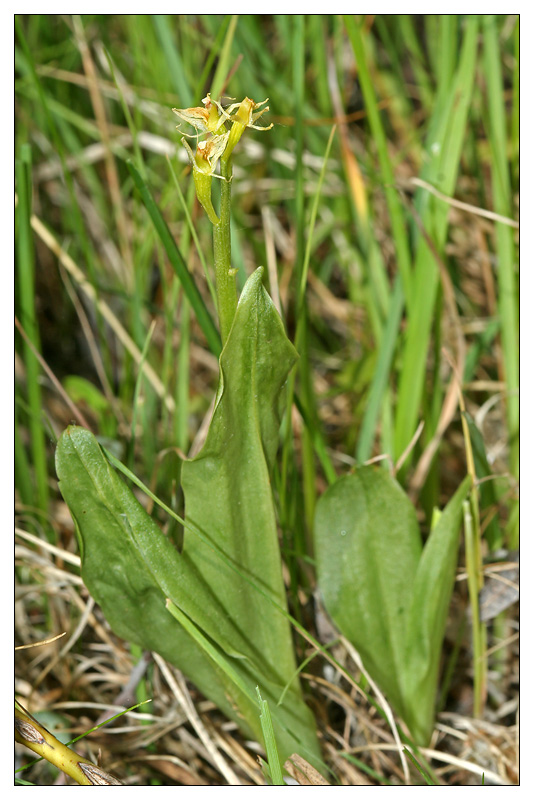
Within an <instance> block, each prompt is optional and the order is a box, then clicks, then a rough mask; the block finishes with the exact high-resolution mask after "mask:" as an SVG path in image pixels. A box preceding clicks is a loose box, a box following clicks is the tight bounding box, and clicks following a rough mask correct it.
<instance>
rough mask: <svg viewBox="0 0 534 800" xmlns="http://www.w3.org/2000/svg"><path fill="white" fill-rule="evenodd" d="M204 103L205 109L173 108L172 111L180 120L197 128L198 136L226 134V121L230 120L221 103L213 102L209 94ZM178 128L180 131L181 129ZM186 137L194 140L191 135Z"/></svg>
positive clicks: (199, 107) (198, 107)
mask: <svg viewBox="0 0 534 800" xmlns="http://www.w3.org/2000/svg"><path fill="white" fill-rule="evenodd" d="M202 102H203V103H204V108H202V107H201V106H197V107H196V108H173V109H172V110H173V111H174V113H175V114H177V116H179V117H180V119H183V121H184V122H187V123H189V125H192V126H193V127H194V128H196V130H197V131H198V133H197V136H198V135H201V134H203V133H213V134H222V133H224V131H225V130H226V128H225V127H224V123H225V120H226V119H229V117H228V114H227V113H226V111H224V109H223V108H222V106H221V105H219V103H217V102H216V101H212V99H211V97H210V96H209V94H207V95H206V97H205V98H204V99H203V100H202ZM221 117H223V119H221ZM177 127H178V130H180V127H179V126H177ZM182 133H183V131H182ZM184 135H185V136H189V138H193V137H192V136H191V134H188V133H186V134H184Z"/></svg>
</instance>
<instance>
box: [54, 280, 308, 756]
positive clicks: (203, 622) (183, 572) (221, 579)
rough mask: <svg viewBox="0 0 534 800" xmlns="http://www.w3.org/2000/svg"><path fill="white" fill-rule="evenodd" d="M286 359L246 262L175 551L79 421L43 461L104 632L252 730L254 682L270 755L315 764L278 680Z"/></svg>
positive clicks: (286, 670)
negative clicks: (270, 733) (71, 526)
mask: <svg viewBox="0 0 534 800" xmlns="http://www.w3.org/2000/svg"><path fill="white" fill-rule="evenodd" d="M295 358H296V354H295V351H294V348H293V347H292V345H291V344H290V343H289V341H288V340H287V337H286V336H285V333H284V330H283V326H282V322H281V320H280V317H279V315H278V313H277V312H276V310H275V309H274V307H273V305H272V303H271V301H270V299H269V297H268V295H267V293H266V292H265V290H264V289H263V286H262V271H261V270H257V271H256V272H255V273H254V274H253V275H252V276H251V277H250V279H249V280H248V282H247V284H246V286H245V288H244V290H243V293H242V295H241V298H240V301H239V305H238V308H237V312H236V316H235V320H234V324H233V326H232V329H231V332H230V335H229V337H228V340H227V343H226V345H225V347H224V350H223V352H222V354H221V359H220V366H221V377H220V384H219V389H218V392H217V400H216V406H215V410H214V414H213V418H212V421H211V425H210V429H209V432H208V436H207V440H206V443H205V445H204V447H203V449H202V451H201V452H200V454H199V455H198V456H197V457H196V458H195V459H194V460H193V461H190V462H186V463H185V464H184V465H183V468H182V478H183V490H184V495H185V504H186V534H185V539H184V547H183V552H182V553H181V554H180V553H178V552H177V551H176V550H175V549H174V547H173V546H172V544H171V543H170V542H169V541H168V539H167V538H166V537H165V536H164V535H163V533H162V532H161V530H160V529H159V527H158V526H157V525H156V523H155V522H154V521H153V520H152V519H151V518H150V517H149V516H148V514H147V513H146V512H145V511H144V509H143V508H142V506H141V505H140V503H139V502H138V501H137V499H136V498H135V497H134V495H133V493H132V492H131V491H130V489H129V488H128V487H127V486H126V485H125V484H124V483H123V482H122V480H121V479H120V478H119V477H118V475H117V474H116V473H115V471H114V470H113V469H112V467H111V465H110V463H109V462H108V460H107V459H106V457H105V454H104V453H103V451H102V450H101V448H100V447H99V445H98V443H97V442H96V439H95V438H94V437H93V436H92V434H90V433H89V432H88V431H85V430H83V429H81V428H75V427H71V428H69V429H67V431H65V433H64V434H63V436H62V437H61V439H60V441H59V444H58V448H57V453H56V468H57V473H58V477H59V479H60V489H61V492H62V494H63V496H64V498H65V500H66V502H67V504H68V505H69V508H70V510H71V513H72V515H73V517H74V519H75V521H76V525H77V529H78V536H79V540H80V550H81V553H82V575H83V578H84V581H85V583H86V584H87V587H88V588H89V590H90V592H91V594H92V595H93V596H94V597H95V599H96V600H97V601H98V602H99V603H100V605H101V606H102V609H103V611H104V613H105V615H106V617H107V619H108V621H109V622H110V624H111V626H112V627H113V629H114V630H115V631H116V632H117V633H118V634H119V635H120V636H122V637H123V638H126V639H128V640H130V641H134V642H136V643H138V644H140V645H141V646H142V647H144V648H147V649H151V650H155V651H157V652H159V653H161V655H163V656H164V657H165V658H166V659H168V660H169V661H171V662H172V663H174V664H176V665H177V666H178V667H179V668H180V669H182V671H183V672H184V673H185V674H186V675H187V676H188V677H189V678H190V679H191V680H193V681H194V682H195V683H196V684H197V686H198V687H199V688H200V689H201V691H202V692H203V693H204V694H205V695H206V696H207V697H209V698H210V699H212V700H213V701H214V702H215V703H217V705H218V706H219V707H220V708H221V709H222V710H223V711H224V712H225V713H226V714H227V715H228V716H229V717H231V718H232V719H234V720H236V721H237V722H238V723H239V725H240V726H241V728H242V729H243V731H244V732H245V734H246V735H249V736H250V735H254V737H255V738H261V727H260V725H259V719H258V709H257V703H256V700H255V698H256V692H255V688H256V686H257V685H259V686H260V688H261V692H262V696H263V697H264V698H265V699H267V700H268V701H269V703H270V706H271V708H272V712H273V722H274V726H275V732H276V736H277V741H278V743H279V746H280V750H281V752H282V756H283V757H284V758H286V757H287V756H288V755H291V753H292V752H296V751H297V752H301V753H302V755H303V756H305V757H306V758H308V759H311V760H314V761H315V763H317V761H318V757H319V751H318V745H317V740H316V735H315V726H314V724H313V718H312V715H311V712H310V711H309V709H308V708H307V707H306V705H305V704H304V701H303V699H302V695H301V690H300V684H299V682H298V679H293V680H292V681H291V678H292V677H293V676H294V674H295V670H296V663H295V658H294V653H293V644H292V638H291V628H290V624H289V621H288V617H287V611H286V597H285V591H284V586H283V581H282V572H281V560H280V552H279V545H278V535H277V528H276V519H275V512H274V505H273V498H272V491H271V485H270V479H269V473H270V470H271V467H272V464H273V461H274V457H275V453H276V448H277V441H278V428H279V423H280V413H279V411H280V407H281V403H282V400H283V396H282V395H283V393H282V389H283V385H284V383H285V381H286V379H287V375H288V372H289V370H290V369H291V367H292V366H293V364H294V362H295ZM199 533H200V535H197V534H199ZM210 543H211V544H212V546H210ZM167 599H169V600H170V601H171V602H172V605H173V606H174V607H175V609H177V610H178V612H177V613H175V614H174V617H173V615H171V614H170V613H169V611H167V610H166V600H167ZM284 612H285V613H284ZM175 617H177V618H178V619H179V620H180V623H181V624H180V623H179V622H177V619H176V618H175ZM288 682H291V685H290V689H289V691H288V692H287V694H286V695H285V698H284V702H283V704H282V705H280V706H277V703H278V700H279V698H280V695H281V694H282V691H283V689H284V686H285V685H286V683H288Z"/></svg>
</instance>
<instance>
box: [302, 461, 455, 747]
mask: <svg viewBox="0 0 534 800" xmlns="http://www.w3.org/2000/svg"><path fill="white" fill-rule="evenodd" d="M469 488H470V479H469V478H466V480H465V481H464V482H463V483H462V485H461V487H460V488H459V489H458V491H457V492H456V494H455V495H454V497H453V498H452V500H451V501H450V503H449V504H448V505H447V507H446V509H445V510H444V511H443V513H442V514H441V515H440V517H439V520H438V522H437V524H436V527H435V528H434V530H433V531H432V533H431V534H430V536H429V538H428V541H427V543H426V544H425V547H424V549H422V545H421V534H420V532H419V527H418V525H417V520H416V516H415V511H414V508H413V506H412V504H411V502H410V500H409V499H408V497H407V496H406V494H405V493H404V491H403V490H402V489H401V487H400V486H399V485H398V483H397V482H396V481H395V480H394V479H393V478H392V477H391V476H390V475H389V474H388V473H387V472H385V470H383V469H378V468H376V467H362V468H360V469H358V470H357V471H356V472H355V473H354V474H352V475H348V476H345V477H343V478H340V479H339V480H338V481H337V483H335V484H334V485H333V486H331V487H330V488H329V489H328V490H327V491H326V492H325V494H324V495H323V497H322V498H321V499H320V501H319V503H318V506H317V513H316V520H315V550H316V560H317V569H318V583H319V588H320V590H321V594H322V596H323V599H324V603H325V606H326V609H327V611H328V613H329V614H330V616H331V617H332V619H333V621H334V622H335V624H336V625H337V627H338V628H339V630H340V631H341V632H342V633H343V634H344V635H345V636H346V637H347V638H348V639H349V640H350V641H351V642H352V643H353V644H354V645H355V646H356V647H357V649H358V650H359V652H360V654H361V656H362V660H363V663H364V665H365V667H366V669H367V670H368V671H369V673H370V675H371V677H372V678H373V679H374V680H376V682H377V683H378V685H379V686H380V688H381V689H382V690H383V691H384V693H385V694H386V696H387V698H388V700H389V702H390V703H391V704H392V706H393V707H394V709H395V710H396V712H397V713H398V714H399V715H400V716H401V717H402V718H403V719H404V721H405V722H406V723H407V725H408V727H409V728H410V730H411V732H412V734H413V736H414V738H415V739H416V740H417V741H420V742H422V743H423V742H424V743H426V742H427V741H428V738H429V736H430V734H431V731H432V723H433V719H434V699H435V693H436V684H437V677H438V669H439V662H440V655H441V645H442V642H443V636H444V632H445V624H446V620H447V610H448V607H449V601H450V596H451V592H452V588H453V584H454V575H455V568H456V559H457V551H458V539H459V535H458V534H459V526H460V519H461V510H462V502H463V500H464V499H465V497H466V496H467V493H468V492H469Z"/></svg>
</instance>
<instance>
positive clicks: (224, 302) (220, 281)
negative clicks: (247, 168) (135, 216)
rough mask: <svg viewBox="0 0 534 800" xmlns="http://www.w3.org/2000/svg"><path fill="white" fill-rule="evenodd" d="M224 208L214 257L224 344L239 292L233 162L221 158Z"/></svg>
mask: <svg viewBox="0 0 534 800" xmlns="http://www.w3.org/2000/svg"><path fill="white" fill-rule="evenodd" d="M221 176H222V177H223V178H224V180H223V181H221V208H220V213H219V224H218V225H214V226H213V251H214V257H215V288H216V290H217V302H218V305H219V325H220V329H221V339H222V343H223V347H224V344H225V342H226V340H227V338H228V334H229V333H230V328H231V327H232V322H233V321H234V315H235V312H236V308H237V291H236V285H235V277H234V274H233V273H232V264H231V256H232V249H231V241H230V205H231V204H230V199H231V180H232V159H231V157H230V158H228V159H227V160H226V161H225V160H223V159H221Z"/></svg>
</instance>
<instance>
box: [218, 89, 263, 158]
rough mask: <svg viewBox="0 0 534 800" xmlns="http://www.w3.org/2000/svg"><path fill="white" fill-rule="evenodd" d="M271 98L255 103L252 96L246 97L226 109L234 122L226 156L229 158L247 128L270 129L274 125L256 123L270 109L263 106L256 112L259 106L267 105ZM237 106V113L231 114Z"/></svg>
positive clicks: (229, 117)
mask: <svg viewBox="0 0 534 800" xmlns="http://www.w3.org/2000/svg"><path fill="white" fill-rule="evenodd" d="M268 100H269V98H268V97H267V98H266V99H265V100H262V102H261V103H255V102H254V100H251V99H250V97H245V99H244V100H242V102H241V103H234V104H233V105H231V106H229V107H228V108H227V109H226V112H225V114H226V116H227V117H228V119H230V120H231V122H232V127H231V129H230V138H229V140H228V145H227V148H226V153H225V158H228V157H229V155H230V153H231V152H232V150H233V149H234V147H235V146H236V144H237V143H238V141H239V140H240V139H241V136H242V135H243V133H244V131H245V128H254V129H255V130H257V131H268V130H270V129H271V128H272V127H273V124H272V122H271V124H270V125H267V126H266V127H265V126H261V125H256V124H255V123H256V120H258V119H259V118H260V117H261V116H262V114H265V112H266V111H268V110H269V106H265V108H262V110H261V111H258V112H257V113H254V112H255V111H256V109H257V108H261V106H263V105H265V103H267V101H268ZM235 108H237V111H236V113H235V114H233V115H231V112H232V111H233V110H234V109H235Z"/></svg>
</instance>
